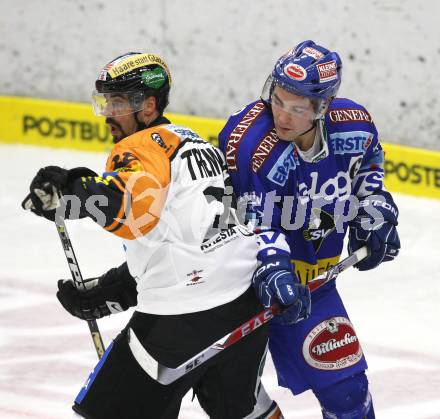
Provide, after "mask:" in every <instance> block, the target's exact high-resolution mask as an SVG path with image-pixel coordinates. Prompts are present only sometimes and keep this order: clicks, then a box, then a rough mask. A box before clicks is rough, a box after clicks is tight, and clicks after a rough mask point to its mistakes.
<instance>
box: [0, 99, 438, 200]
mask: <svg viewBox="0 0 440 419" xmlns="http://www.w3.org/2000/svg"><path fill="white" fill-rule="evenodd" d="M165 115H166V116H167V117H168V118H169V119H170V120H171V121H172V122H173V123H174V124H177V125H183V126H187V127H189V128H191V129H193V130H194V131H196V132H197V133H198V134H199V135H200V136H201V137H203V138H205V139H207V140H208V141H210V142H212V143H213V144H215V145H217V136H218V133H219V132H220V130H221V129H222V128H223V125H224V124H225V120H223V119H213V118H203V117H199V116H192V115H180V114H172V113H166V114H165ZM0 127H1V128H0V142H4V143H20V144H30V145H37V146H44V147H57V148H58V147H63V148H70V149H77V150H85V151H109V150H110V149H111V148H112V146H113V143H112V138H111V135H110V131H109V129H108V128H107V127H106V125H105V119H104V118H102V117H97V116H95V115H94V114H93V112H92V107H91V105H90V104H84V103H72V102H61V101H55V100H46V99H34V98H28V97H15V96H0ZM383 148H384V150H385V172H386V177H385V185H386V187H387V188H388V189H389V190H390V191H394V192H402V193H406V194H410V195H416V196H424V197H430V198H437V199H440V152H435V151H428V150H422V149H418V148H412V147H406V146H401V145H395V144H389V143H383Z"/></svg>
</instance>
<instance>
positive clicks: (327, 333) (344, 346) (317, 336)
mask: <svg viewBox="0 0 440 419" xmlns="http://www.w3.org/2000/svg"><path fill="white" fill-rule="evenodd" d="M302 352H303V356H304V359H305V361H306V362H307V363H308V364H309V365H310V366H311V367H313V368H316V369H319V370H325V371H329V370H332V371H334V370H341V369H343V368H348V367H351V366H352V365H355V364H356V363H358V362H359V361H360V360H361V359H362V356H363V352H362V348H361V346H360V344H359V340H358V338H357V336H356V332H355V331H354V329H353V325H352V324H351V322H350V320H348V319H347V318H346V317H332V318H330V319H328V320H324V321H322V322H321V323H319V324H318V325H317V326H316V327H314V328H313V329H312V330H311V331H310V333H309V334H308V335H307V336H306V338H305V340H304V343H303V347H302Z"/></svg>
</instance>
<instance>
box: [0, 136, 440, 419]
mask: <svg viewBox="0 0 440 419" xmlns="http://www.w3.org/2000/svg"><path fill="white" fill-rule="evenodd" d="M0 158H1V166H2V168H3V173H2V175H1V182H2V185H1V193H0V214H1V219H0V246H1V247H0V418H1V419H17V418H35V419H60V418H70V417H72V414H71V409H70V406H71V403H72V400H73V399H74V397H75V396H76V394H77V392H78V391H79V389H80V387H81V386H82V384H83V382H84V381H85V379H86V378H87V376H88V374H89V372H90V370H91V369H92V368H93V366H94V364H95V363H96V361H97V357H96V354H95V352H94V349H93V346H92V342H91V338H90V335H89V331H88V328H87V325H86V324H85V323H84V322H81V321H79V320H77V319H75V318H73V317H71V316H70V315H69V314H68V313H66V312H65V311H64V310H63V309H62V308H61V306H60V305H59V303H58V301H57V299H56V297H55V291H56V281H57V279H59V278H68V277H69V271H68V269H67V264H66V260H65V257H64V254H63V251H62V249H61V245H60V242H59V239H58V235H57V233H56V231H55V227H54V226H53V225H52V224H51V223H49V222H48V221H46V220H44V219H41V218H37V217H35V216H34V215H33V214H31V213H28V212H25V211H23V210H22V209H21V207H20V203H21V201H22V199H23V198H24V197H25V195H26V194H27V190H28V189H27V188H28V185H29V182H30V180H31V179H32V177H33V175H34V174H35V173H36V171H37V170H38V169H39V168H40V167H42V166H46V165H49V164H56V165H60V166H64V167H67V168H71V167H75V166H88V167H90V168H92V169H94V170H96V171H98V172H100V171H101V172H102V171H103V167H104V164H105V159H106V155H105V154H101V153H85V152H74V151H66V150H52V149H43V148H35V147H25V146H17V145H14V146H6V145H1V146H0ZM395 199H396V202H397V204H398V206H399V208H400V214H401V215H400V224H399V232H400V237H401V241H402V250H401V254H400V255H399V257H398V259H397V260H396V261H394V262H392V263H386V264H383V265H382V266H380V267H379V268H378V269H376V270H374V271H370V272H363V273H361V272H358V271H356V270H355V269H352V270H348V271H346V272H344V273H343V274H341V276H340V277H339V278H338V288H339V290H340V293H341V295H342V297H343V299H344V301H345V305H346V308H347V310H348V312H349V314H350V317H351V320H352V322H353V324H354V325H355V328H356V331H357V334H358V336H359V338H360V341H361V343H362V346H363V349H364V353H365V354H366V357H367V360H368V363H369V373H368V376H369V380H370V386H371V392H372V395H373V399H374V403H375V409H376V413H377V417H378V418H384V419H394V418H395V419H397V418H399V419H402V418H405V419H419V418H420V419H422V418H424V419H428V418H429V419H432V418H440V394H439V393H440V351H439V345H440V339H439V337H438V336H437V332H438V329H437V327H438V324H439V318H440V308H439V300H440V273H439V266H440V265H439V263H440V252H439V250H440V246H439V233H440V231H439V230H440V229H439V225H440V201H436V200H430V199H420V198H412V197H408V196H404V195H399V194H395ZM68 228H69V232H70V235H71V239H72V243H73V246H74V248H75V251H76V254H77V257H78V260H79V264H80V267H81V269H82V273H83V275H84V277H91V276H97V275H99V274H101V273H103V272H104V271H106V270H107V269H109V268H111V267H114V266H116V265H118V264H120V263H121V262H122V261H123V258H124V255H123V251H122V247H121V244H120V242H119V240H118V239H117V238H116V237H113V236H112V235H111V234H109V233H106V232H105V231H103V230H101V229H100V227H98V226H97V225H95V224H94V223H93V222H91V221H90V220H84V221H83V220H81V221H71V222H68ZM129 316H130V313H123V314H119V315H115V316H112V317H110V318H105V319H102V320H100V321H99V326H100V329H101V331H102V333H103V336H104V340H105V342H106V343H107V344H108V343H109V342H110V340H111V339H112V337H114V336H115V335H116V334H117V332H118V331H119V330H120V329H121V328H122V327H123V325H124V324H125V323H126V321H127V320H128V318H129ZM263 382H264V383H265V386H266V388H267V390H268V392H269V393H270V394H271V396H272V397H273V398H275V399H276V400H277V401H278V403H279V405H280V406H281V408H282V410H283V412H284V415H285V417H286V418H287V419H293V418H302V419H319V418H321V415H320V411H319V406H318V404H317V402H316V401H315V400H314V398H313V395H312V394H311V393H310V392H306V393H303V394H302V395H300V396H296V397H293V396H292V395H291V394H290V393H289V391H288V390H286V389H283V388H280V387H277V383H276V377H275V372H274V369H273V366H272V363H271V361H270V359H269V361H268V364H267V366H266V369H265V371H264V375H263ZM231 385H234V383H231ZM146 397H148V395H146ZM205 417H206V415H204V414H203V413H202V411H201V409H200V407H199V406H198V404H197V402H196V401H194V402H191V400H190V395H187V396H186V397H185V399H184V402H183V404H182V410H181V414H180V418H183V419H198V418H205ZM121 419H125V418H121Z"/></svg>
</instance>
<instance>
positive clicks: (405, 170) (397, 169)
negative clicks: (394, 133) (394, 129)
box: [383, 144, 440, 199]
mask: <svg viewBox="0 0 440 419" xmlns="http://www.w3.org/2000/svg"><path fill="white" fill-rule="evenodd" d="M383 148H384V151H385V186H386V187H387V188H388V189H389V190H390V191H395V192H402V193H406V194H409V195H416V196H425V197H429V198H437V199H440V152H436V151H429V150H422V149H419V148H413V147H406V146H401V145H397V144H383Z"/></svg>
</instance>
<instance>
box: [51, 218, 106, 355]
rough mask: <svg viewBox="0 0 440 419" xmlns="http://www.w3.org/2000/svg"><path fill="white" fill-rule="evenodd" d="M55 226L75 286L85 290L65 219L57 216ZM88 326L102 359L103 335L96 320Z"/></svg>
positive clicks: (103, 348) (88, 322)
mask: <svg viewBox="0 0 440 419" xmlns="http://www.w3.org/2000/svg"><path fill="white" fill-rule="evenodd" d="M55 225H56V227H57V231H58V235H59V237H60V240H61V244H62V246H63V250H64V254H65V255H66V259H67V263H68V265H69V269H70V273H71V274H72V279H73V282H74V284H75V285H76V287H77V288H78V289H81V288H84V289H85V285H84V279H83V277H82V275H81V271H80V270H79V265H78V261H77V259H76V256H75V252H74V251H73V247H72V243H71V241H70V237H69V234H68V233H67V229H66V224H65V223H64V219H63V218H62V217H61V216H60V215H58V214H55ZM87 324H88V326H89V329H90V333H91V335H92V339H93V345H94V346H95V349H96V353H97V354H98V358H101V357H102V355H103V354H104V351H105V347H104V342H103V341H102V336H101V333H100V331H99V329H98V323H97V322H96V320H95V319H93V320H87Z"/></svg>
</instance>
